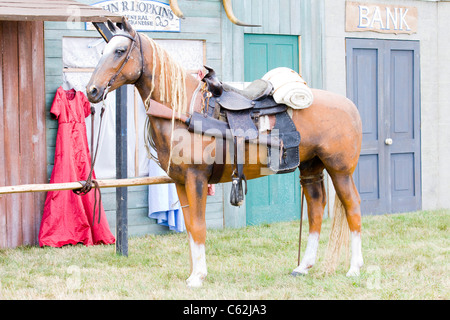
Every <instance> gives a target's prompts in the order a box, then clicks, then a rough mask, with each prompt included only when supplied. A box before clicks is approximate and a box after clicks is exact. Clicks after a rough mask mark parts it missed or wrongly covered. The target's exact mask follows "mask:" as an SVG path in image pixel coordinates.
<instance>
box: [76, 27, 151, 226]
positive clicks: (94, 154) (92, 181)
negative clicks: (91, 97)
mask: <svg viewBox="0 0 450 320" xmlns="http://www.w3.org/2000/svg"><path fill="white" fill-rule="evenodd" d="M136 34H137V35H138V37H137V38H138V39H139V44H140V51H141V60H142V67H141V74H140V76H139V78H140V77H141V76H142V74H143V73H144V60H143V55H142V45H141V44H142V42H141V41H140V40H141V39H140V36H139V34H138V33H136ZM115 36H122V37H126V38H128V39H130V40H131V41H132V42H131V46H130V47H129V48H128V50H127V56H126V57H125V59H124V60H123V62H122V65H121V66H120V68H119V69H118V70H117V71H116V73H115V74H114V75H113V76H112V77H111V79H110V80H109V82H108V84H107V86H106V89H105V92H104V93H103V97H102V109H101V112H100V125H99V128H98V134H97V145H96V146H95V152H94V120H95V119H94V116H95V107H91V170H90V171H89V175H88V177H87V179H86V181H80V183H81V184H82V185H83V186H82V187H81V188H80V189H76V190H73V192H74V193H75V194H77V195H86V194H87V193H88V192H89V191H91V189H92V185H94V189H96V190H94V199H95V200H94V212H93V217H92V224H94V223H95V211H96V210H95V209H96V207H97V190H98V194H99V199H98V223H100V217H101V206H102V193H101V191H100V187H99V184H98V182H97V181H96V180H95V179H92V175H93V172H94V165H95V161H96V159H97V153H98V147H99V141H100V133H101V129H102V123H103V114H104V113H105V98H106V95H107V94H108V92H109V89H110V88H111V86H112V85H113V83H114V82H115V81H116V78H117V76H118V75H119V74H120V73H121V72H122V70H123V68H124V67H125V65H126V64H127V62H128V60H129V59H130V56H131V52H132V51H133V49H134V46H135V44H136V39H135V38H133V37H132V36H131V35H128V34H115V35H113V37H115ZM138 80H139V79H138Z"/></svg>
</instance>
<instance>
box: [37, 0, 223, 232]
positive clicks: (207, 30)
mask: <svg viewBox="0 0 450 320" xmlns="http://www.w3.org/2000/svg"><path fill="white" fill-rule="evenodd" d="M79 1H80V2H82V3H86V4H92V3H96V2H98V1H97V0H95V1H92V0H79ZM162 2H166V3H168V1H162ZM179 5H180V8H181V10H182V11H183V12H184V14H185V16H186V18H185V19H182V20H181V32H180V33H170V32H148V33H146V34H147V35H148V36H149V37H152V38H154V39H183V40H203V41H204V42H205V47H206V63H207V64H208V65H210V66H212V67H213V68H214V69H216V70H217V71H218V72H219V73H221V69H222V63H221V58H222V57H221V54H222V51H221V48H222V47H221V12H222V4H221V1H219V0H196V1H187V0H185V1H179ZM63 37H99V34H98V32H97V31H86V30H85V24H84V23H82V22H78V23H77V22H73V21H69V23H66V22H45V80H46V82H45V98H46V99H45V100H46V123H47V155H48V156H47V176H48V179H50V175H51V171H52V169H53V163H54V154H55V143H56V134H57V130H58V122H57V121H55V120H52V119H51V118H50V107H51V104H52V101H53V98H54V95H55V92H56V90H57V88H58V87H59V86H60V85H62V83H63V72H62V70H63V60H62V38H63ZM147 199H148V188H147V187H129V188H128V208H129V211H128V215H129V216H128V222H129V229H128V231H129V235H130V236H134V235H143V234H148V233H163V232H165V231H166V230H167V228H166V227H162V226H159V225H157V224H156V221H155V220H153V219H149V218H147V215H148V200H147ZM102 201H103V204H104V206H105V210H106V215H107V217H108V222H109V224H110V227H111V230H112V232H114V233H115V189H103V190H102ZM206 219H207V221H206V223H207V226H208V227H209V228H222V227H223V188H222V186H220V185H218V186H217V188H216V195H215V196H211V197H208V202H207V212H206Z"/></svg>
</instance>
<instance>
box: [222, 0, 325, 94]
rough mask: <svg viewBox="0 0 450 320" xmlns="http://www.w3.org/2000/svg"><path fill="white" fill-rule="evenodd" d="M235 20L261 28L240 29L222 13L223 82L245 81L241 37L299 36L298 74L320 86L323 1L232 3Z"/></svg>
mask: <svg viewBox="0 0 450 320" xmlns="http://www.w3.org/2000/svg"><path fill="white" fill-rule="evenodd" d="M232 2H233V10H234V13H235V15H236V17H237V18H238V19H240V20H241V21H243V22H246V23H249V24H256V25H261V27H257V28H256V27H252V28H251V27H244V28H243V27H239V26H236V25H234V24H232V23H231V22H230V21H229V20H228V18H227V16H226V15H225V13H223V14H222V38H223V43H222V68H221V69H222V70H223V72H222V79H223V80H224V81H233V82H243V81H244V34H246V33H256V34H280V35H282V34H285V35H297V36H299V37H301V42H300V44H301V46H300V47H301V63H300V65H301V73H302V76H303V77H304V79H305V80H306V81H307V82H308V85H310V86H312V87H314V88H322V87H323V83H322V81H323V77H322V71H323V53H322V48H323V41H324V40H323V30H324V20H323V14H324V3H323V0H275V1H274V0H233V1H232Z"/></svg>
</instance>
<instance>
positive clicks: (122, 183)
mask: <svg viewBox="0 0 450 320" xmlns="http://www.w3.org/2000/svg"><path fill="white" fill-rule="evenodd" d="M96 181H97V183H98V186H99V188H120V187H129V186H144V185H150V184H166V183H174V181H173V180H172V179H171V178H169V177H167V176H160V177H144V178H129V179H105V180H96ZM83 184H84V181H77V182H63V183H46V184H23V185H17V186H6V187H0V197H1V195H3V194H11V193H25V192H47V191H61V190H75V189H80V188H81V187H82V186H83ZM92 187H94V185H92Z"/></svg>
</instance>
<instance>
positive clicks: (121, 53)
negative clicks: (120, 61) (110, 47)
mask: <svg viewBox="0 0 450 320" xmlns="http://www.w3.org/2000/svg"><path fill="white" fill-rule="evenodd" d="M125 51H126V50H125V48H117V49H116V55H118V56H119V57H120V56H122V55H123V54H124V53H125Z"/></svg>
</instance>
